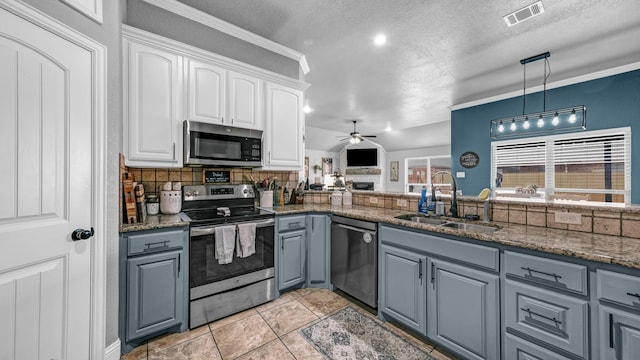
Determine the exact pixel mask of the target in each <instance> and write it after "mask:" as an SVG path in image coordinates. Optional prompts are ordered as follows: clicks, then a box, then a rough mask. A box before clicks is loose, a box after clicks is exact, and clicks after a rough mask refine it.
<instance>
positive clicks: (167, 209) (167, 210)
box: [160, 190, 182, 214]
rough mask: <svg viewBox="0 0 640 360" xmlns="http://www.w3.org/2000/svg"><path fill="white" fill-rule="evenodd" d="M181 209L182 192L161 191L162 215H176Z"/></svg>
mask: <svg viewBox="0 0 640 360" xmlns="http://www.w3.org/2000/svg"><path fill="white" fill-rule="evenodd" d="M181 209H182V191H174V190H171V191H161V192H160V211H162V213H163V214H177V213H179V212H180V210H181Z"/></svg>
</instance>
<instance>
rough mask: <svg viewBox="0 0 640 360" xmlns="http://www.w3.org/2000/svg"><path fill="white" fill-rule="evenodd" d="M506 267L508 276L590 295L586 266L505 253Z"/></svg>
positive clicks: (510, 252)
mask: <svg viewBox="0 0 640 360" xmlns="http://www.w3.org/2000/svg"><path fill="white" fill-rule="evenodd" d="M504 267H505V272H506V274H507V275H511V276H516V277H518V278H521V279H526V280H529V281H533V282H535V283H537V284H541V285H544V286H548V287H552V288H557V289H562V290H566V291H570V292H574V293H578V294H580V295H588V287H587V278H588V276H587V275H588V271H587V267H586V266H583V265H577V264H572V263H568V262H563V261H558V260H552V259H546V258H543V257H539V256H533V255H527V254H520V253H517V252H512V251H505V252H504Z"/></svg>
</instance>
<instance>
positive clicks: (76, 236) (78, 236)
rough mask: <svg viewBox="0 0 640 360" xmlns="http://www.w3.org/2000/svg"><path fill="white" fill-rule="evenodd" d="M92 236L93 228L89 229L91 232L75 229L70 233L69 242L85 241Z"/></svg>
mask: <svg viewBox="0 0 640 360" xmlns="http://www.w3.org/2000/svg"><path fill="white" fill-rule="evenodd" d="M92 236H93V228H91V230H85V229H75V230H73V232H72V233H71V240H73V241H78V240H87V239H88V238H90V237H92Z"/></svg>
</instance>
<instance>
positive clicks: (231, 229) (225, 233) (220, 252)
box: [215, 225, 236, 265]
mask: <svg viewBox="0 0 640 360" xmlns="http://www.w3.org/2000/svg"><path fill="white" fill-rule="evenodd" d="M215 241H216V254H215V255H216V259H218V264H221V265H224V264H230V263H231V261H232V260H233V248H234V246H235V242H236V226H235V225H227V226H218V227H217V228H215Z"/></svg>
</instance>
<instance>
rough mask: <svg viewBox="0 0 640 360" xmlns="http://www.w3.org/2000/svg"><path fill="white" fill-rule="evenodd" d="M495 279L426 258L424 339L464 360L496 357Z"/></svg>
mask: <svg viewBox="0 0 640 360" xmlns="http://www.w3.org/2000/svg"><path fill="white" fill-rule="evenodd" d="M499 291H500V288H499V276H498V275H494V274H491V273H486V272H483V271H478V270H476V269H473V268H469V267H465V266H461V265H456V264H452V263H449V262H445V261H441V260H437V259H429V284H428V289H427V305H428V306H427V309H428V310H427V320H428V336H429V337H430V338H431V339H433V340H435V341H437V342H439V343H441V344H443V345H444V346H446V347H448V348H449V349H451V350H453V351H456V352H458V353H459V354H461V355H463V356H464V357H465V358H467V359H498V358H499V357H500V323H499V318H500V306H499V304H500V303H499Z"/></svg>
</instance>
